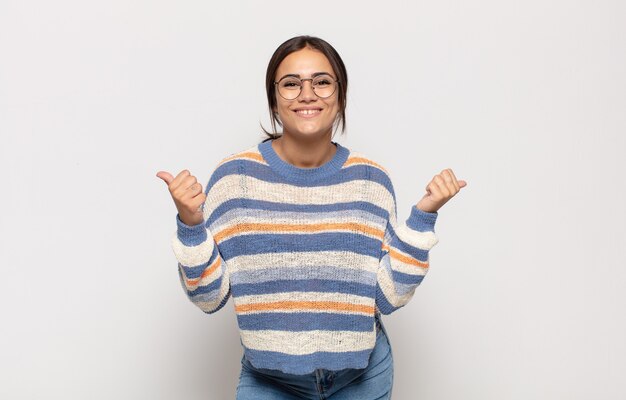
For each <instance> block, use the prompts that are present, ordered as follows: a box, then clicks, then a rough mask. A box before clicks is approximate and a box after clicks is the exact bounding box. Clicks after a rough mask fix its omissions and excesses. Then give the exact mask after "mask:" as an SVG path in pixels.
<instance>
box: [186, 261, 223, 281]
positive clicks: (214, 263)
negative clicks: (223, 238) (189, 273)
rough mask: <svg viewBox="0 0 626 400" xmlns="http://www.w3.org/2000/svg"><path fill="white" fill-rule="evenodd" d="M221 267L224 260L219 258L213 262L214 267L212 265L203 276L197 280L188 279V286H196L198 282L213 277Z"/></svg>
mask: <svg viewBox="0 0 626 400" xmlns="http://www.w3.org/2000/svg"><path fill="white" fill-rule="evenodd" d="M220 265H222V259H221V257H217V258H216V259H215V261H214V262H213V265H211V267H210V268H207V269H205V270H204V271H203V272H202V275H200V276H199V277H197V278H193V279H187V284H188V285H189V286H196V285H197V284H198V282H200V281H201V280H202V279H203V278H206V277H207V276H209V275H211V274H212V273H213V271H215V270H216V269H217V267H219V266H220Z"/></svg>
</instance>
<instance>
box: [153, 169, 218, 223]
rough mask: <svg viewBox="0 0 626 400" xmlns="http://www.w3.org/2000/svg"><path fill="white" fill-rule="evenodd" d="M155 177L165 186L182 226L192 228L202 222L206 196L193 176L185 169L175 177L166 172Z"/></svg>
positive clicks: (160, 172)
mask: <svg viewBox="0 0 626 400" xmlns="http://www.w3.org/2000/svg"><path fill="white" fill-rule="evenodd" d="M156 176H157V177H159V178H161V179H162V180H163V181H164V182H165V183H166V184H167V188H168V189H169V191H170V194H171V195H172V199H174V204H176V208H177V209H178V216H179V218H180V220H181V221H183V223H184V224H186V225H190V226H193V225H198V224H200V223H202V222H204V215H203V213H202V205H203V204H204V202H205V201H206V195H205V194H204V191H203V190H202V184H200V183H198V180H197V179H196V177H195V176H193V175H191V173H190V172H189V171H187V170H186V169H185V170H183V171H181V172H180V173H179V174H178V175H176V177H173V176H172V174H170V173H169V172H166V171H159V172H158V173H157V174H156Z"/></svg>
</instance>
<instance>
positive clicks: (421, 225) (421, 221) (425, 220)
mask: <svg viewBox="0 0 626 400" xmlns="http://www.w3.org/2000/svg"><path fill="white" fill-rule="evenodd" d="M438 215H439V214H438V213H437V212H434V213H430V212H426V211H422V210H420V209H419V208H417V206H413V207H412V208H411V214H410V215H409V218H407V220H406V226H408V227H409V228H411V229H413V230H416V231H418V232H434V231H435V222H436V221H437V216H438Z"/></svg>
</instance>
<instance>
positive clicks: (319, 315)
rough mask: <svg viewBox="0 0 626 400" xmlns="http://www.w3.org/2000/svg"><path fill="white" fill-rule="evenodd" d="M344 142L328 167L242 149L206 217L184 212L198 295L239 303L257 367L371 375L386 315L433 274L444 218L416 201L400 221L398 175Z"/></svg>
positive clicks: (214, 184)
mask: <svg viewBox="0 0 626 400" xmlns="http://www.w3.org/2000/svg"><path fill="white" fill-rule="evenodd" d="M333 144H334V145H335V146H336V152H335V154H334V156H333V158H332V159H331V160H330V161H328V162H326V163H325V164H323V165H321V166H319V167H316V168H299V167H296V166H294V165H292V164H289V163H287V162H285V161H283V160H282V159H281V158H280V157H279V156H278V154H277V153H276V152H275V151H274V149H273V148H272V145H271V141H270V140H268V141H265V142H262V143H259V144H257V145H256V146H254V147H251V148H249V149H246V150H244V151H242V152H239V153H236V154H232V155H231V156H229V157H227V158H225V159H223V160H221V161H220V162H219V163H218V164H217V166H216V167H215V169H214V171H213V173H212V175H211V177H210V179H209V181H208V184H207V185H206V189H205V193H206V195H207V199H206V202H205V204H204V205H203V213H204V219H205V222H204V223H202V224H198V225H195V226H188V225H185V224H184V223H183V222H182V221H181V220H180V218H179V216H178V215H177V216H176V223H177V231H176V233H175V235H174V238H173V241H172V244H173V250H174V254H175V256H176V258H177V260H178V272H179V276H180V279H181V284H182V286H183V288H184V290H185V292H186V294H187V296H188V297H189V299H190V300H191V301H192V302H193V303H194V304H195V305H196V306H198V307H199V308H200V309H201V310H202V311H204V312H205V313H209V314H210V313H214V312H216V311H218V310H219V309H220V308H222V307H223V306H224V304H226V302H227V301H228V299H229V297H230V296H232V297H233V303H234V306H235V312H236V315H237V321H238V324H239V332H240V335H241V344H242V345H243V349H244V352H245V355H246V358H248V360H249V361H250V362H251V363H252V365H253V366H255V367H257V368H266V369H277V370H280V371H282V372H285V373H291V374H299V375H302V374H307V373H311V372H313V371H314V370H315V369H317V368H324V369H329V370H341V369H344V368H365V367H366V366H367V363H368V358H369V355H370V353H371V351H372V349H373V348H374V345H375V341H376V325H375V319H374V315H375V313H382V314H389V313H391V312H393V311H395V310H397V309H399V308H400V307H402V306H404V305H405V304H407V302H408V301H409V300H410V299H411V297H412V296H413V294H414V291H415V288H416V287H417V286H418V285H419V284H420V283H421V282H422V279H423V278H424V275H425V274H426V272H427V271H428V267H429V250H430V249H431V248H432V247H433V246H434V245H435V244H436V243H437V241H438V239H437V237H436V236H435V232H434V225H435V221H436V219H437V213H436V212H435V213H427V212H424V211H421V210H419V209H418V208H417V207H416V206H412V208H411V212H410V215H409V217H408V218H407V219H406V222H403V223H401V224H398V223H397V217H396V216H397V206H396V197H395V192H394V189H393V185H392V183H391V179H390V177H389V174H388V173H387V171H386V169H385V168H383V167H382V166H381V165H379V164H378V163H376V162H374V161H372V160H371V159H369V158H368V157H366V156H364V155H363V154H360V153H355V152H351V151H350V150H348V148H346V147H344V146H342V145H341V144H339V143H337V142H333Z"/></svg>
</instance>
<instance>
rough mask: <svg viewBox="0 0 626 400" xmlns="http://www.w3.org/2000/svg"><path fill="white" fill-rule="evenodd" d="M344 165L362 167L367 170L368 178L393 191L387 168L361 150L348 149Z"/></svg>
mask: <svg viewBox="0 0 626 400" xmlns="http://www.w3.org/2000/svg"><path fill="white" fill-rule="evenodd" d="M345 167H347V168H349V167H358V168H362V169H364V170H365V171H367V177H368V179H369V180H371V181H373V182H375V183H378V184H380V185H382V186H383V187H385V188H387V189H388V190H389V191H390V192H392V191H393V185H392V183H391V174H390V172H389V169H388V168H387V167H385V166H384V165H383V163H382V162H381V161H379V160H378V159H377V158H374V157H371V156H370V155H369V154H366V153H363V152H361V151H350V154H349V156H348V159H347V160H346V164H345Z"/></svg>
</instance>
